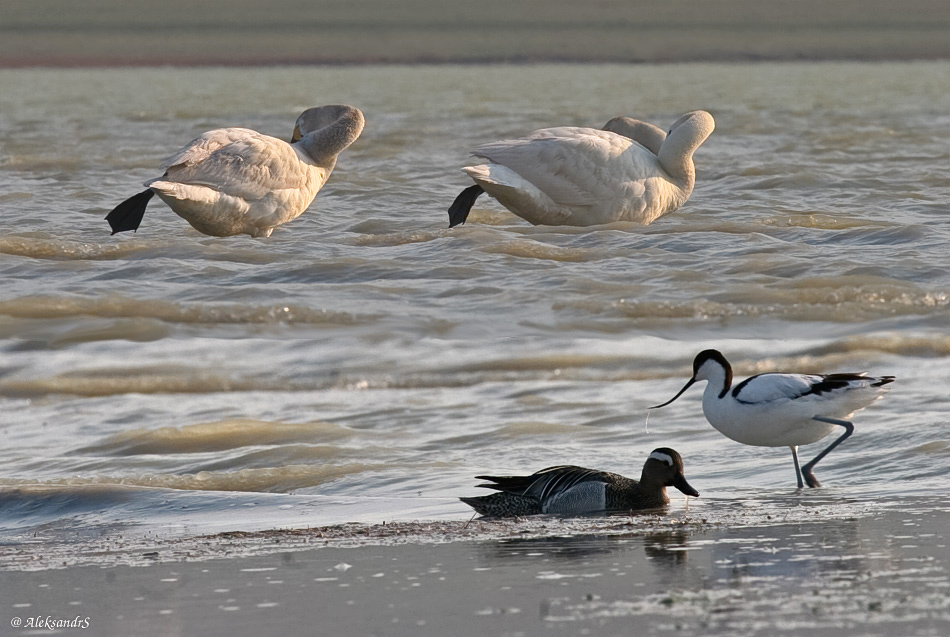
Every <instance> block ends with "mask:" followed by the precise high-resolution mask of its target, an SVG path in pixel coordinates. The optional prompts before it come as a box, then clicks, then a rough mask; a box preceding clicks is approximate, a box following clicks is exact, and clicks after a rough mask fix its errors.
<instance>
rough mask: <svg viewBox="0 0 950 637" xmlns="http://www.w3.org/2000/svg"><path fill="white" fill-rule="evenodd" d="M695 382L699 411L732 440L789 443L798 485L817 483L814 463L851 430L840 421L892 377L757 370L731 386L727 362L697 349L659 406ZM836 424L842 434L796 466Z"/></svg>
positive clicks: (871, 399)
mask: <svg viewBox="0 0 950 637" xmlns="http://www.w3.org/2000/svg"><path fill="white" fill-rule="evenodd" d="M700 380H705V381H708V384H707V385H706V390H705V392H704V393H703V414H705V416H706V420H708V421H709V424H711V425H712V426H713V427H715V428H716V429H717V430H719V432H720V433H721V434H723V435H725V436H727V437H728V438H731V439H732V440H735V441H736V442H741V443H742V444H745V445H754V446H760V447H789V448H790V449H791V450H792V459H793V460H794V462H795V477H796V479H797V480H798V487H799V488H802V487H803V486H804V484H803V483H802V479H803V478H804V482H805V483H807V484H808V486H809V487H819V486H821V483H820V482H818V480H817V478H815V475H814V473H813V469H814V467H815V465H816V464H818V461H819V460H821V459H822V458H824V457H825V456H826V455H827V454H828V452H830V451H831V450H832V449H834V448H835V447H837V446H838V445H839V444H841V443H842V442H844V440H845V439H846V438H847V437H848V436H850V435H851V434H852V433H853V432H854V425H853V424H852V423H851V422H850V421H848V420H845V419H847V418H850V417H851V415H852V414H854V413H855V412H857V411H859V410H861V409H864V408H865V407H867V406H868V405H870V404H871V403H873V402H874V401H875V400H877V399H879V398H881V396H883V395H884V393H885V392H887V391H888V390H889V389H890V388H889V387H887V385H888V384H889V383H891V382H893V381H894V377H893V376H868V375H867V374H866V373H864V372H861V373H845V374H827V375H818V374H778V373H768V374H758V375H756V376H751V377H749V378H747V379H745V380H744V381H742V382H741V383H739V384H738V385H736V386H735V387H733V386H732V366H731V365H729V361H727V360H726V359H725V357H724V356H723V355H722V354H720V353H719V352H718V351H716V350H714V349H708V350H705V351H703V352H700V353H699V354H698V355H697V356H696V358H695V359H694V360H693V377H692V378H690V379H689V381H688V382H687V383H686V385H685V386H684V387H683V389H681V390H680V391H679V393H678V394H676V395H675V396H673V398H671V399H670V400H668V401H666V402H665V403H663V404H662V405H655V406H654V407H650V409H657V408H658V407H665V406H666V405H669V404H670V403H671V402H673V401H674V400H676V399H677V398H679V397H680V396H681V395H682V394H683V392H685V391H686V390H687V389H689V387H690V386H691V385H692V384H693V383H695V382H697V381H700ZM838 427H844V430H845V431H844V433H843V434H842V435H841V436H840V437H839V438H838V439H837V440H835V441H834V442H833V443H831V444H830V445H829V446H828V447H827V448H826V449H825V450H824V451H822V452H821V453H819V454H818V455H817V456H816V457H815V458H814V460H812V461H811V462H809V463H808V464H806V465H805V466H800V465H799V462H798V447H799V445H807V444H810V443H813V442H818V441H819V440H821V439H822V438H824V437H825V436H827V435H828V434H830V433H832V432H833V431H835V429H836V428H838Z"/></svg>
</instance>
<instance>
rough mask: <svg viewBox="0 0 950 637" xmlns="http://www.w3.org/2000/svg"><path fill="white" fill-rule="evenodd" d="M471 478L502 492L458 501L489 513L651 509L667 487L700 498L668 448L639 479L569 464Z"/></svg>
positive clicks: (662, 500) (650, 460) (663, 497)
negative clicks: (487, 482) (524, 472)
mask: <svg viewBox="0 0 950 637" xmlns="http://www.w3.org/2000/svg"><path fill="white" fill-rule="evenodd" d="M475 477H476V478H477V479H478V480H489V481H491V484H480V485H478V486H480V487H484V488H486V489H497V490H499V491H501V493H493V494H492V495H485V496H479V497H474V498H459V499H460V500H461V501H462V502H464V503H465V504H467V505H469V506H470V507H472V508H473V509H475V510H476V511H477V512H478V513H480V514H482V515H486V516H490V517H515V516H522V515H536V514H538V513H551V514H557V515H584V514H587V513H602V512H606V511H630V510H634V509H653V508H657V507H662V506H665V505H667V504H669V502H670V499H669V497H667V495H666V487H668V486H670V487H676V488H677V489H679V490H680V491H682V492H683V493H685V494H686V495H691V496H694V497H699V492H698V491H696V489H694V488H693V487H691V486H690V485H689V483H688V482H686V476H685V475H683V459H682V458H681V457H680V455H679V454H678V453H676V452H675V451H674V450H672V449H668V448H666V447H663V448H660V449H654V450H653V453H651V454H650V457H649V458H647V461H646V462H645V463H644V465H643V473H642V474H641V475H640V482H637V481H636V480H632V479H630V478H625V477H623V476H621V475H617V474H616V473H609V472H607V471H597V470H595V469H585V468H583V467H575V466H570V465H561V466H557V467H548V468H547V469H542V470H541V471H538V472H537V473H534V474H532V475H530V476H475Z"/></svg>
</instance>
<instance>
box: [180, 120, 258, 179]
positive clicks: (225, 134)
mask: <svg viewBox="0 0 950 637" xmlns="http://www.w3.org/2000/svg"><path fill="white" fill-rule="evenodd" d="M258 134H259V133H258V132H257V131H253V130H251V129H249V128H216V129H214V130H209V131H207V132H204V133H202V134H201V135H199V136H198V137H196V138H194V139H193V140H191V141H190V142H188V144H186V145H185V147H184V148H182V149H181V150H179V151H178V152H177V153H175V154H174V155H172V156H171V157H169V158H168V159H166V160H165V161H164V162H163V163H162V170H168V169H169V168H171V167H172V166H177V165H181V164H186V165H187V164H191V165H193V164H198V163H200V162H203V161H204V160H206V159H207V158H208V157H210V156H211V154H212V153H214V152H215V151H216V150H218V149H219V148H221V147H222V146H227V145H228V144H230V143H232V142H234V141H237V140H239V139H243V138H245V137H249V136H252V135H258Z"/></svg>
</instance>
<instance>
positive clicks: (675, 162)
mask: <svg viewBox="0 0 950 637" xmlns="http://www.w3.org/2000/svg"><path fill="white" fill-rule="evenodd" d="M714 128H715V124H714V123H713V119H712V116H711V115H709V113H705V112H703V111H697V112H695V113H693V114H692V115H691V116H690V117H689V118H688V119H686V120H685V121H683V122H682V123H681V124H678V125H674V128H673V129H672V130H671V131H670V134H669V135H667V137H666V139H665V140H664V141H663V145H662V146H661V147H660V152H659V153H657V158H658V159H659V160H660V165H661V166H663V170H665V171H666V172H667V174H668V175H669V176H670V177H671V178H672V179H673V182H674V183H675V184H676V185H677V186H679V187H680V188H682V189H683V190H684V191H685V192H687V193H690V192H692V190H693V186H694V185H695V184H696V168H695V167H694V166H693V153H694V152H696V149H697V148H699V147H700V145H701V144H702V143H703V142H704V141H706V138H707V137H709V135H710V134H711V133H712V132H713V129H714Z"/></svg>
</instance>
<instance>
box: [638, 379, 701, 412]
mask: <svg viewBox="0 0 950 637" xmlns="http://www.w3.org/2000/svg"><path fill="white" fill-rule="evenodd" d="M695 382H696V379H695V378H690V379H689V382H687V383H686V384H685V385H683V389H681V390H680V391H679V393H678V394H676V395H675V396H673V397H672V398H670V399H669V400H668V401H666V402H665V403H663V404H662V405H653V406H652V407H647V409H659V408H660V407H666V406H667V405H669V404H670V403H671V402H673V401H674V400H676V399H677V398H679V397H680V396H682V395H683V392H684V391H686V390H687V389H689V388H690V386H692V384H693V383H695Z"/></svg>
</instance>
